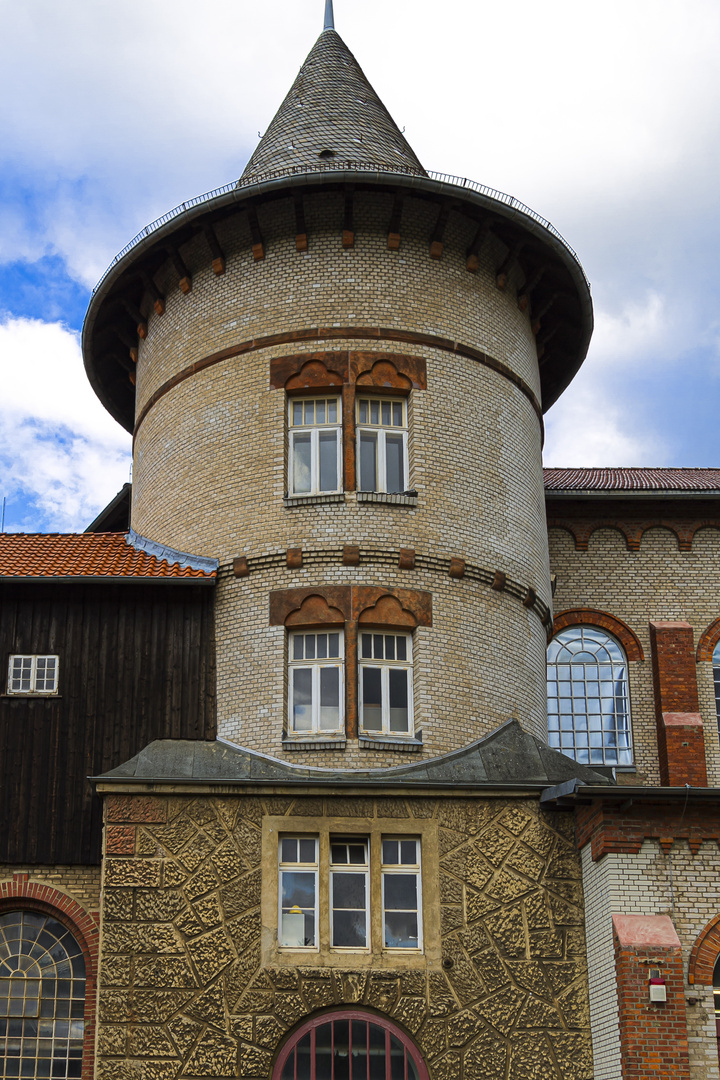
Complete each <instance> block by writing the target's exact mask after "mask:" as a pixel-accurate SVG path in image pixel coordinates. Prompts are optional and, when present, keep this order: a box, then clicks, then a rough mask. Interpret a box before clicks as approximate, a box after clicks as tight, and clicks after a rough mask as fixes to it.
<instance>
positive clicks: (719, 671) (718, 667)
mask: <svg viewBox="0 0 720 1080" xmlns="http://www.w3.org/2000/svg"><path fill="white" fill-rule="evenodd" d="M713 681H714V683H715V710H716V712H717V722H718V730H720V641H718V643H717V645H716V646H715V651H714V653H713Z"/></svg>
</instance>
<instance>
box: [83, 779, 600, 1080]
mask: <svg viewBox="0 0 720 1080" xmlns="http://www.w3.org/2000/svg"><path fill="white" fill-rule="evenodd" d="M107 803H108V806H107V835H106V846H107V855H108V857H107V860H106V862H105V877H104V890H105V891H104V913H103V914H104V932H103V938H102V945H101V957H102V959H101V991H100V1025H99V1042H98V1054H99V1059H98V1068H97V1075H98V1077H99V1080H180V1078H184V1077H188V1078H190V1077H204V1076H213V1077H238V1076H239V1077H245V1078H254V1080H255V1078H256V1080H260V1078H262V1080H268V1077H269V1076H270V1069H271V1066H272V1062H273V1058H274V1055H275V1053H276V1051H277V1050H278V1048H279V1046H280V1045H281V1043H282V1042H283V1040H284V1037H285V1035H286V1033H288V1032H290V1031H291V1030H292V1028H293V1026H294V1025H295V1024H296V1023H297V1022H298V1021H300V1020H301V1019H304V1018H305V1017H306V1016H307V1015H308V1014H309V1013H311V1012H313V1011H314V1010H316V1009H321V1008H323V1007H326V1006H332V1005H337V1004H341V1003H348V1004H349V1003H358V1004H364V1005H366V1006H368V1007H370V1008H372V1009H375V1010H378V1011H379V1012H381V1013H384V1014H386V1015H388V1016H390V1017H392V1018H393V1019H394V1020H396V1021H397V1022H398V1023H400V1024H401V1025H403V1026H404V1027H405V1028H406V1029H407V1030H408V1031H409V1032H410V1033H412V1035H413V1036H414V1038H415V1040H416V1041H417V1043H418V1045H419V1046H420V1047H421V1049H422V1051H423V1053H424V1054H425V1055H426V1060H427V1062H428V1065H429V1068H430V1073H431V1076H432V1078H433V1080H475V1078H476V1077H477V1078H479V1077H483V1078H486V1080H545V1078H547V1080H561V1078H562V1080H590V1078H591V1077H592V1058H591V1049H590V1033H589V1013H588V999H587V976H586V962H585V941H584V932H583V909H582V892H581V885H580V870H579V860H578V856H577V852H576V850H575V846H574V843H573V825H572V818H570V817H566V816H564V815H562V814H558V813H555V814H547V813H543V812H541V811H539V809H538V808H537V805H536V804H535V803H533V802H531V801H523V802H519V801H514V802H508V801H506V800H492V801H491V800H463V799H443V800H430V799H412V798H408V799H406V800H400V799H375V800H373V799H354V800H353V799H347V800H344V799H342V800H341V799H333V798H326V799H324V800H323V799H311V798H305V799H303V798H298V799H292V798H259V797H247V798H245V797H237V796H228V797H224V798H223V797H217V798H196V799H193V798H191V797H167V798H160V797H148V796H121V795H116V796H110V797H109V798H108V800H107ZM322 813H325V814H327V815H328V816H335V815H346V816H349V815H350V814H354V815H356V816H358V815H361V816H364V817H372V816H376V817H377V818H382V819H395V820H397V819H398V818H405V819H411V818H412V817H413V816H416V817H417V818H422V819H425V820H426V819H427V818H428V817H431V816H434V818H435V820H436V822H437V824H438V827H439V839H440V855H441V867H442V870H441V881H440V900H441V911H442V950H443V960H444V961H447V960H449V959H452V961H453V964H452V966H451V967H449V968H447V969H445V968H444V969H443V970H434V971H432V972H428V973H426V972H424V971H422V970H413V971H407V970H405V971H402V970H397V969H393V970H391V969H387V970H384V969H383V970H378V969H374V968H373V969H371V970H365V971H356V972H353V971H351V970H341V969H340V968H332V969H330V968H298V969H297V970H296V969H292V968H282V969H281V968H270V969H265V970H263V969H262V968H261V966H260V895H261V871H260V858H261V822H262V818H263V815H264V814H270V815H274V816H275V815H285V814H286V815H288V830H289V831H292V829H293V828H297V826H298V824H299V822H298V819H299V818H301V817H302V816H303V815H308V816H318V815H319V814H322Z"/></svg>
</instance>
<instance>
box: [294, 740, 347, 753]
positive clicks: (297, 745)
mask: <svg viewBox="0 0 720 1080" xmlns="http://www.w3.org/2000/svg"><path fill="white" fill-rule="evenodd" d="M282 745H283V750H344V749H345V746H346V740H345V739H344V738H343V739H320V738H316V739H283V741H282Z"/></svg>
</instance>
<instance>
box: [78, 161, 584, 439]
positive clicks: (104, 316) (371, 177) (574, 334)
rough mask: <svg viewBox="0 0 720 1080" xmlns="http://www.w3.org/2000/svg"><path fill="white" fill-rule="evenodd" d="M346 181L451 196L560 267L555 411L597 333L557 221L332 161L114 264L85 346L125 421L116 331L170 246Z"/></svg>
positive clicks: (552, 280) (439, 184) (549, 369)
mask: <svg viewBox="0 0 720 1080" xmlns="http://www.w3.org/2000/svg"><path fill="white" fill-rule="evenodd" d="M347 185H351V186H352V187H353V188H354V190H355V191H358V190H366V191H368V190H376V191H382V192H391V193H394V194H397V193H398V192H401V193H403V194H408V195H412V196H415V197H417V198H421V199H426V200H430V201H433V202H436V203H438V204H441V205H446V204H447V203H448V201H449V200H450V201H451V202H452V203H453V206H454V208H455V210H457V211H459V212H461V213H463V214H466V215H467V216H468V217H469V218H471V219H473V220H476V221H477V222H478V224H479V223H480V222H482V221H486V220H487V219H488V218H489V219H491V221H492V223H493V231H494V232H495V234H496V235H497V236H498V237H499V238H500V239H501V240H502V241H503V242H506V241H507V242H508V246H511V245H512V246H514V245H517V244H518V243H523V242H525V243H530V244H534V245H535V247H536V254H537V257H538V258H539V259H542V260H545V261H547V262H548V265H549V266H550V267H551V268H552V267H554V268H555V269H554V270H553V271H552V273H550V274H548V275H546V278H547V279H548V280H547V283H545V282H543V285H544V287H545V288H546V289H549V290H551V291H554V293H558V290H559V292H560V293H561V294H562V297H563V299H562V300H561V305H562V306H561V308H560V312H559V313H558V314H557V315H556V316H555V315H553V318H557V319H558V320H560V319H562V325H563V326H564V327H565V330H566V333H569V335H570V336H569V339H568V340H569V344H568V341H566V343H565V346H564V351H560V352H558V351H555V352H553V351H552V350H549V351H548V354H547V356H546V357H543V360H541V364H540V377H541V386H542V397H543V410H544V411H547V410H548V409H549V408H550V406H551V405H552V404H553V403H554V402H555V401H556V400H557V398H558V397H559V396H560V394H561V393H562V392H563V390H564V389H565V388H566V387H567V386H568V384H569V383H570V382H571V380H572V379H573V378H574V376H575V374H576V373H577V371H578V369H579V367H580V365H581V363H582V361H583V360H584V358H585V355H586V353H587V349H588V345H589V343H590V337H591V335H592V329H593V310H592V299H591V295H590V286H589V283H588V281H587V278H586V277H585V274H584V272H583V269H582V267H581V265H580V263H579V261H578V259H577V256H576V255H575V253H574V251H573V250H572V248H570V246H569V245H568V244H567V243H566V242H565V241H564V240H563V238H562V237H561V236H560V234H559V233H558V232H557V231H556V230H555V229H554V228H553V227H552V225H550V223H549V222H547V221H545V220H544V219H543V218H541V217H539V215H537V214H534V213H533V211H532V210H530V209H529V208H528V207H526V206H524V205H523V204H522V203H520V202H518V201H517V200H515V199H512V198H510V197H508V196H505V195H503V194H502V193H501V192H497V191H493V190H492V189H489V188H483V187H482V186H481V185H476V184H473V183H472V182H470V181H467V180H463V179H461V178H458V177H448V176H444V175H442V174H428V175H427V176H418V175H415V174H413V173H407V172H404V171H402V170H397V171H391V170H387V171H383V170H372V171H365V170H363V169H361V168H359V169H345V168H331V167H327V166H325V167H323V168H322V169H319V170H317V171H312V172H308V171H304V172H297V173H296V172H293V171H290V172H284V173H282V174H280V175H271V176H268V177H266V178H264V179H261V180H259V181H258V182H254V183H243V184H237V183H234V184H229V185H227V186H226V187H224V188H221V189H218V190H217V191H214V192H210V193H209V194H208V195H206V196H200V197H199V198H198V199H194V200H191V201H190V202H189V203H183V204H182V205H181V206H180V207H176V208H175V210H173V211H171V212H170V213H168V214H166V215H165V216H164V217H162V218H160V219H158V221H156V222H154V223H153V224H152V225H149V226H147V228H146V229H144V230H143V231H142V232H141V233H139V234H138V236H137V237H136V238H135V239H134V240H133V241H132V242H131V243H130V244H129V245H128V246H127V248H125V249H124V250H123V251H122V252H121V253H120V255H118V256H117V258H116V259H115V260H114V261H113V263H112V264H111V266H110V267H109V269H108V270H107V272H106V273H105V275H104V277H103V278H102V279H101V281H100V283H99V284H98V286H97V287H96V289H95V291H94V293H93V296H92V299H91V301H90V305H89V308H88V311H87V314H86V317H85V323H84V326H83V335H82V344H83V357H84V362H85V369H86V372H87V375H88V378H89V380H90V383H91V385H92V387H93V389H94V390H95V393H96V394H97V395H98V397H99V398H100V400H101V401H102V403H103V405H104V406H105V408H106V409H107V410H108V412H110V414H111V415H112V416H113V417H114V418H115V419H116V420H117V421H118V422H119V423H120V424H121V425H122V426H123V427H125V428H126V429H127V430H128V431H132V430H133V422H134V411H135V410H134V387H133V385H132V384H131V382H130V380H129V378H128V371H127V370H126V366H127V365H125V366H123V364H122V363H121V362H120V361H119V359H118V353H117V345H118V343H117V340H116V333H115V331H116V330H118V329H119V330H120V336H121V337H122V336H123V335H128V334H132V333H133V331H134V327H133V320H132V318H131V317H130V316H129V315H128V314H127V312H126V311H125V310H124V302H125V301H126V300H127V298H128V297H129V298H130V301H131V306H134V307H135V308H136V309H139V308H140V305H141V303H142V301H143V297H144V295H145V287H144V284H143V282H146V281H147V280H148V278H152V275H153V274H155V273H156V272H157V271H158V270H159V269H160V267H161V266H162V265H163V264H164V263H165V262H166V261H167V259H168V249H169V248H170V247H174V248H176V249H179V248H180V247H181V246H182V245H183V244H184V243H187V242H188V241H189V240H191V239H192V238H193V237H194V235H195V227H197V226H198V225H200V226H204V225H212V224H213V223H215V222H217V221H219V220H222V219H223V218H225V217H228V216H229V215H231V214H234V213H236V212H239V211H245V210H247V209H248V208H249V207H257V205H258V204H259V203H261V202H270V201H273V200H277V199H283V198H288V197H294V195H295V194H296V193H298V192H308V193H313V192H318V191H322V190H342V189H344V188H345V187H346V186H347ZM553 310H554V309H553ZM119 319H120V320H122V322H121V323H118V320H119ZM548 320H549V321H548V324H547V329H548V331H549V332H551V331H552V324H551V320H550V316H548ZM108 339H110V340H111V341H112V342H113V343H114V344H113V345H112V346H111V349H112V350H113V351H108V345H107V342H108Z"/></svg>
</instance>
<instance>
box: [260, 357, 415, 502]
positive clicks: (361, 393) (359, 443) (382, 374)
mask: <svg viewBox="0 0 720 1080" xmlns="http://www.w3.org/2000/svg"><path fill="white" fill-rule="evenodd" d="M270 385H271V387H272V388H274V389H282V390H284V391H285V393H286V395H287V398H288V416H289V427H288V431H289V437H288V444H289V445H288V475H289V477H290V480H289V483H288V493H287V496H286V499H285V505H286V506H297V505H300V506H304V505H307V504H308V500H311V501H313V502H318V501H331V502H332V501H336V500H337V499H338V498H342V492H344V491H355V490H357V491H358V493H359V494H360V495H361V496H362V501H363V502H370V501H372V502H375V501H376V502H378V503H391V504H392V505H393V506H397V505H408V506H416V505H417V493H416V492H414V491H410V490H409V484H410V480H409V475H410V470H409V463H408V430H409V424H408V399H409V396H410V393H411V391H412V390H424V389H426V388H427V374H426V364H425V360H424V359H423V358H421V357H415V356H407V355H405V354H403V353H385V352H354V351H353V352H348V351H343V352H314V353H300V354H296V355H294V356H283V357H276V358H275V359H273V360H271V361H270ZM320 392H325V393H328V394H329V393H335V394H337V395H338V399H337V400H338V402H339V407H340V408H341V412H342V418H341V419H342V435H341V443H342V466H341V471H342V477H341V480H340V481H339V482H338V487H337V489H336V490H333V491H330V490H325V489H324V488H323V489H320V488H318V489H317V490H315V489H314V488H312V486H311V487H310V490H307V488H306V487H302V488H301V487H299V486H298V485H297V484H296V480H295V475H294V467H295V462H296V456H297V455H296V451H295V447H296V443H297V438H298V437H297V435H295V434H294V433H293V427H294V426H295V425H294V424H293V417H294V416H295V415H299V407H300V406H299V404H298V405H297V406H296V404H295V402H298V403H299V402H302V401H304V400H306V399H308V398H309V397H310V395H313V398H314V400H316V401H317V400H322V399H319V397H318V395H319V393H320ZM362 401H365V402H366V403H367V420H363V415H364V414H363V413H362V409H361V407H360V403H361V402H362ZM373 402H374V405H373V404H371V403H373ZM383 402H384V404H385V409H384V412H385V413H386V414H387V418H388V423H387V424H385V423H384V422H383V407H382V403H383ZM393 406H394V407H393ZM373 411H377V416H378V422H376V421H374V420H373V418H372V413H373ZM399 415H400V417H401V423H400V424H396V423H395V421H396V420H397V419H398V416H399ZM303 416H304V413H303ZM318 438H319V437H318ZM325 442H326V444H327V446H326V448H325V452H326V457H327V458H328V459H329V456H330V451H329V437H328V436H327V435H326V437H325ZM298 445H299V446H303V445H304V447H305V448H304V451H303V452H304V453H305V454H306V455H307V453H308V448H307V438H306V439H305V444H302V443H299V444H298ZM371 474H374V475H372V476H371ZM388 496H392V498H391V499H390V498H388Z"/></svg>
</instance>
